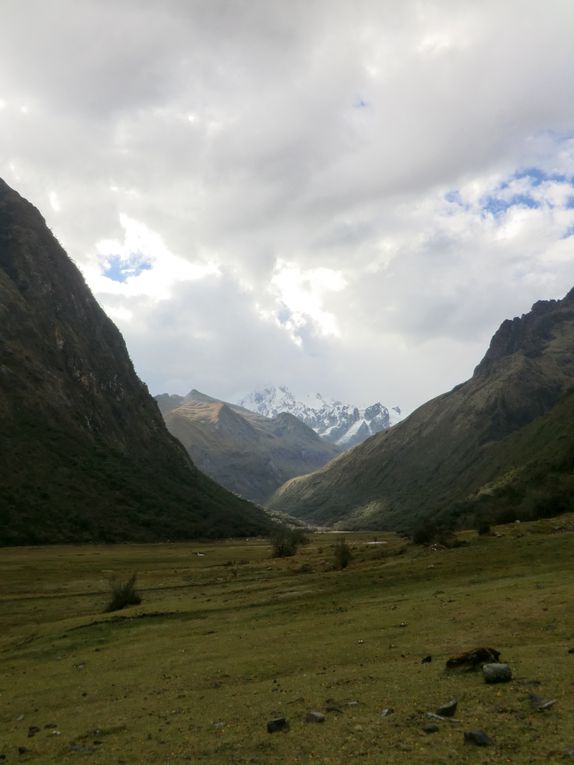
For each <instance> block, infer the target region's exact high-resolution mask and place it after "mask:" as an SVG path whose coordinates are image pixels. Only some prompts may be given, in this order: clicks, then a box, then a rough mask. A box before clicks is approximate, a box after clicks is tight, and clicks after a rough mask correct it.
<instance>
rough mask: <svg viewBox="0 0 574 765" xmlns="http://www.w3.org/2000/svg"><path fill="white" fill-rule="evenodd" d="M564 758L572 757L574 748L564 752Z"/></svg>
mask: <svg viewBox="0 0 574 765" xmlns="http://www.w3.org/2000/svg"><path fill="white" fill-rule="evenodd" d="M564 757H574V746H573V747H571V748H570V749H567V750H566V751H565V752H564Z"/></svg>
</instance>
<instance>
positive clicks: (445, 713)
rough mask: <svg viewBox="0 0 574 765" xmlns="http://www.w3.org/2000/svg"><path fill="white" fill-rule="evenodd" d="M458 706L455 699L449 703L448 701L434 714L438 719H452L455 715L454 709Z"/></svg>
mask: <svg viewBox="0 0 574 765" xmlns="http://www.w3.org/2000/svg"><path fill="white" fill-rule="evenodd" d="M457 706H458V701H457V700H456V699H452V700H451V701H448V702H447V703H446V704H443V705H442V706H440V707H439V708H438V709H437V710H436V714H437V715H439V716H440V717H454V716H455V714H456V708H457Z"/></svg>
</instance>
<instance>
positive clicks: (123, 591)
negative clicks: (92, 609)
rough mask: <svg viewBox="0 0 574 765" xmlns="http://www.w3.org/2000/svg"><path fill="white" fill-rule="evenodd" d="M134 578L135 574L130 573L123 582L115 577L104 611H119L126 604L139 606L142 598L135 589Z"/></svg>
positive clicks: (135, 577)
mask: <svg viewBox="0 0 574 765" xmlns="http://www.w3.org/2000/svg"><path fill="white" fill-rule="evenodd" d="M136 579H137V574H132V575H131V576H130V578H129V579H128V580H127V581H125V582H120V581H118V580H117V579H114V580H113V581H112V592H111V598H110V602H109V603H108V605H107V607H106V609H105V610H106V613H108V612H110V611H121V610H122V608H125V607H126V606H139V604H140V603H141V602H142V599H141V595H140V594H139V592H138V591H137V590H136Z"/></svg>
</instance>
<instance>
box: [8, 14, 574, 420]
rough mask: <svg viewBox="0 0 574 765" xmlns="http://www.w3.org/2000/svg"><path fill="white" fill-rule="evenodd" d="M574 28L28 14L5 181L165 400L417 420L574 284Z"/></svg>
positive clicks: (511, 19) (448, 20)
mask: <svg viewBox="0 0 574 765" xmlns="http://www.w3.org/2000/svg"><path fill="white" fill-rule="evenodd" d="M55 15H57V17H58V24H57V25H54V24H53V18H54V17H55ZM573 22H574V6H573V5H572V4H571V3H569V2H564V0H548V2H546V3H544V4H540V3H539V2H537V1H535V0H504V1H503V2H494V0H484V2H481V3H470V2H461V1H460V0H445V1H444V2H441V3H436V2H433V1H432V0H404V2H401V3H397V2H396V1H395V0H376V1H375V0H358V2H356V3H348V2H346V1H345V0H328V1H327V0H316V1H314V2H307V1H306V0H293V2H291V3H289V4H288V5H287V4H285V3H283V2H281V1H280V0H252V1H251V2H249V3H240V2H236V1H235V0H212V2H209V3H195V2H191V3H190V2H187V1H186V0H168V2H165V3H141V2H139V0H138V2H136V0H125V2H122V3H102V2H98V1H97V0H27V2H26V3H22V2H20V0H5V2H4V5H3V45H2V47H1V48H0V93H1V94H2V99H1V101H0V106H1V105H3V107H4V108H2V111H1V118H0V174H1V175H3V176H4V177H5V179H6V180H7V181H8V182H9V183H11V184H12V185H14V186H16V187H17V189H18V191H20V192H21V193H22V194H24V195H25V196H27V197H29V198H30V199H31V200H32V201H33V202H34V203H35V204H37V205H38V206H39V207H40V208H41V210H42V212H43V214H44V215H45V216H46V217H47V219H48V223H49V225H50V226H51V227H52V228H53V230H54V231H55V232H56V234H57V235H58V237H59V239H60V240H61V241H62V242H63V244H64V245H65V246H66V248H67V250H68V251H69V253H70V254H71V255H72V257H74V259H75V260H76V261H77V262H78V263H79V264H80V265H81V267H82V269H83V271H84V273H85V275H86V278H87V280H88V282H89V284H90V286H91V287H92V289H93V290H94V291H95V293H96V294H97V296H98V297H99V299H100V300H101V301H102V302H103V303H104V305H105V306H106V310H108V312H109V313H110V315H111V316H113V318H114V320H116V321H117V322H118V324H119V326H120V327H121V329H122V330H123V332H124V333H125V336H126V340H127V344H128V348H129V349H130V352H131V353H132V356H133V358H134V361H135V364H136V367H137V369H138V370H139V371H140V373H141V375H142V377H143V378H144V379H145V380H146V381H147V382H148V383H149V384H150V386H151V387H152V389H153V390H156V391H157V390H172V391H177V390H179V391H183V390H185V389H187V388H188V387H192V386H193V385H196V387H201V386H203V387H205V388H206V391H207V392H213V393H214V394H215V395H227V396H229V395H231V394H232V393H233V391H235V390H244V389H245V388H246V387H248V386H255V385H258V384H260V383H266V382H278V383H282V382H286V383H288V384H290V385H292V386H293V387H299V388H300V389H306V390H316V389H322V390H323V391H324V392H325V393H326V394H332V395H335V396H340V397H347V398H349V399H351V400H356V401H357V402H358V403H369V400H370V399H374V398H382V399H383V401H384V402H385V403H390V402H392V403H399V404H403V405H405V406H406V407H407V408H412V406H414V405H415V404H417V403H420V402H421V401H422V400H424V399H425V398H427V397H428V396H430V395H433V394H435V393H438V392H440V391H441V390H443V389H445V388H447V387H450V386H451V385H453V384H455V383H456V382H459V381H461V380H462V379H463V378H464V377H466V376H467V375H468V374H470V373H471V371H472V368H473V366H474V364H475V363H477V362H478V360H479V358H480V356H481V354H482V353H483V352H484V350H485V347H486V345H487V343H488V340H489V337H490V334H491V333H492V331H493V330H494V329H496V327H497V326H498V324H499V323H500V322H501V321H502V320H503V319H504V318H506V317H508V316H513V315H515V314H517V313H520V312H522V311H525V310H527V309H528V308H529V306H530V304H531V303H532V302H534V301H535V300H537V299H539V298H544V297H558V296H560V295H561V294H564V293H565V292H566V291H567V290H568V289H570V287H571V286H572V284H574V252H573V247H574V237H571V236H566V234H567V232H568V231H569V230H570V229H571V227H572V226H573V225H574V209H573V208H572V207H571V202H570V200H571V199H572V198H574V187H573V186H572V183H571V180H572V176H574V132H573V131H574V79H573V78H572V76H571V73H572V71H573V70H574V46H572V44H571V29H572V23H573ZM47 28H49V29H50V34H46V29H47ZM94 41H98V44H94ZM21 106H26V107H28V113H27V114H23V113H21V112H20V107H21ZM528 168H531V169H532V168H535V169H536V171H535V172H534V174H533V173H532V172H531V173H530V175H529V174H528V173H527V172H520V171H525V169H528ZM449 200H450V201H449ZM565 237H566V238H565ZM106 269H107V270H108V273H110V274H111V275H114V274H115V276H116V278H121V279H123V281H114V280H113V279H111V278H109V277H107V276H105V273H104V272H105V270H106ZM114 269H115V270H114Z"/></svg>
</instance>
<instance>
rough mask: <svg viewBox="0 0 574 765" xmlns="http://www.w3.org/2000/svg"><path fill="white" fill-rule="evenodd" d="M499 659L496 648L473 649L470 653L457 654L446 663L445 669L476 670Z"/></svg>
mask: <svg viewBox="0 0 574 765" xmlns="http://www.w3.org/2000/svg"><path fill="white" fill-rule="evenodd" d="M499 658H500V651H497V650H496V648H484V647H481V648H473V649H472V651H465V652H464V653H459V655H458V656H453V657H451V658H450V659H448V661H447V663H446V668H447V669H477V668H478V667H481V666H482V665H483V664H486V663H487V662H495V661H498V659H499Z"/></svg>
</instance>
